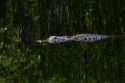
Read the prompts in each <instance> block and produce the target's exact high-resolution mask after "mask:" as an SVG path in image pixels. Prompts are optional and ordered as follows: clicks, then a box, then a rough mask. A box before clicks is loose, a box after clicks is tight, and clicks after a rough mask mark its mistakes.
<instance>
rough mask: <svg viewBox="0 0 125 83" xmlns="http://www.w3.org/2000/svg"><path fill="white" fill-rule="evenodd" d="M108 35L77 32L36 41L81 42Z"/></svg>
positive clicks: (96, 39) (100, 38) (103, 37)
mask: <svg viewBox="0 0 125 83" xmlns="http://www.w3.org/2000/svg"><path fill="white" fill-rule="evenodd" d="M108 37H109V36H106V35H98V34H78V35H73V36H50V37H49V38H48V39H46V40H37V42H38V43H42V42H49V43H53V44H54V43H62V42H69V41H81V42H96V41H99V40H102V39H106V38H108Z"/></svg>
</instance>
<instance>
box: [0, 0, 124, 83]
mask: <svg viewBox="0 0 125 83" xmlns="http://www.w3.org/2000/svg"><path fill="white" fill-rule="evenodd" d="M19 1H20V2H21V3H20V4H22V6H21V5H20V6H21V7H19ZM21 9H22V10H21ZM20 13H21V14H20ZM124 13H125V1H124V0H116V1H113V0H7V1H6V0H5V1H2V0H1V1H0V83H41V82H44V83H83V82H84V83H124V80H125V68H124V66H125V65H124V63H125V61H124V59H125V57H124V56H123V55H125V51H124V50H125V46H124V42H125V41H124V39H120V38H119V39H109V40H105V41H102V42H97V43H81V42H70V43H61V44H47V43H43V44H41V45H39V44H36V43H33V45H30V46H25V45H24V44H23V43H22V40H21V34H22V33H21V31H22V27H23V23H22V24H21V22H20V19H21V16H18V14H19V15H22V14H24V17H27V18H28V19H29V18H30V19H33V23H34V25H35V27H34V28H36V29H37V30H36V32H35V33H36V34H37V35H36V39H44V38H47V37H48V36H50V35H73V34H77V33H97V34H107V35H109V34H113V35H116V34H119V35H123V34H125V23H124V22H125V16H124ZM22 16H23V15H22ZM24 17H23V18H24ZM15 19H16V20H15ZM25 20H26V19H25ZM25 20H23V21H22V22H24V25H26V24H25V22H26V23H27V27H31V26H32V23H30V21H25ZM28 23H29V25H28ZM29 33H31V34H32V32H30V31H29Z"/></svg>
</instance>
